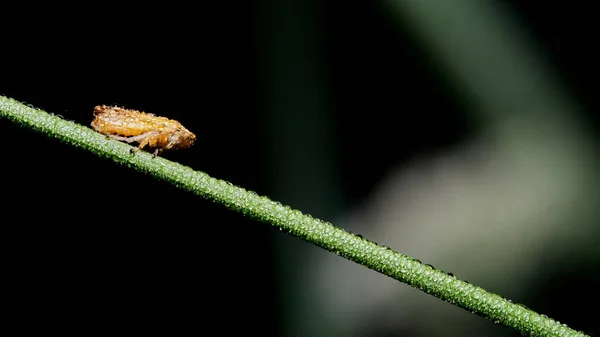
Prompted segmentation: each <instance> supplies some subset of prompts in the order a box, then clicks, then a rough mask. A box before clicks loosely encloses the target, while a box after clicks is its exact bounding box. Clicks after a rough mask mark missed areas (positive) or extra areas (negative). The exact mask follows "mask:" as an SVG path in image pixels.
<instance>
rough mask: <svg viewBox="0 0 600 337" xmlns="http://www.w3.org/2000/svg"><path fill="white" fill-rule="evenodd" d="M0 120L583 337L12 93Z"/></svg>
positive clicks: (536, 325) (508, 318) (481, 306)
mask: <svg viewBox="0 0 600 337" xmlns="http://www.w3.org/2000/svg"><path fill="white" fill-rule="evenodd" d="M0 117H2V118H6V119H9V120H12V121H14V122H16V123H18V124H20V125H22V126H24V127H27V128H30V129H32V130H35V131H38V132H42V133H44V134H46V135H48V136H50V137H54V138H57V139H59V140H61V141H63V142H65V143H68V144H70V145H73V146H76V147H79V148H83V149H86V150H89V151H91V152H94V153H96V154H97V155H99V156H101V157H106V158H110V159H112V160H114V161H116V162H118V163H121V164H124V165H126V166H129V167H131V168H133V169H136V170H138V171H141V172H144V173H147V174H150V175H152V176H155V177H157V178H159V179H162V180H165V181H168V182H171V183H173V184H174V185H176V186H178V187H180V188H183V189H185V190H188V191H190V192H192V193H194V194H196V195H199V196H201V197H204V198H207V199H209V200H212V201H214V202H217V203H219V204H222V205H224V206H226V207H228V208H230V209H232V210H234V211H237V212H240V213H243V214H245V215H247V216H249V217H252V218H254V219H257V220H259V221H263V222H266V223H268V224H271V225H272V226H274V227H277V228H279V229H280V230H281V231H285V232H287V233H289V234H291V235H294V236H296V237H298V238H300V239H302V240H305V241H307V242H310V243H312V244H315V245H317V246H319V247H322V248H324V249H326V250H329V251H331V252H333V253H335V254H338V255H340V256H343V257H345V258H347V259H349V260H351V261H354V262H356V263H359V264H361V265H363V266H365V267H368V268H370V269H373V270H376V271H378V272H380V273H382V274H384V275H387V276H389V277H392V278H394V279H396V280H398V281H400V282H403V283H406V284H409V285H411V286H413V287H415V288H418V289H421V290H422V291H424V292H426V293H428V294H431V295H433V296H435V297H438V298H440V299H442V300H444V301H447V302H450V303H452V304H454V305H456V306H458V307H461V308H463V309H465V310H468V311H471V312H473V313H475V314H477V315H480V316H483V317H486V318H488V319H490V320H492V321H494V322H496V323H498V324H502V325H505V326H507V327H511V328H514V329H516V330H519V331H520V332H522V333H523V334H527V335H530V336H585V334H583V333H581V332H577V331H574V330H572V329H570V328H569V327H567V326H566V325H564V324H561V323H560V322H557V321H555V320H552V319H550V318H548V317H546V316H544V315H540V314H537V313H535V312H533V311H531V310H529V309H527V308H526V307H524V306H522V305H519V304H514V303H511V302H510V301H508V300H506V299H504V298H502V297H501V296H498V295H496V294H491V293H489V292H486V291H485V290H484V289H482V288H480V287H477V286H474V285H472V284H469V283H467V282H464V281H461V280H459V279H457V278H455V277H454V276H451V275H448V274H445V273H444V272H442V271H440V270H436V269H434V268H432V267H430V266H427V265H424V264H422V263H420V262H419V261H417V260H414V259H412V258H410V257H408V256H405V255H402V254H400V253H398V252H395V251H393V250H391V249H389V248H388V247H383V246H380V245H377V244H376V243H374V242H372V241H369V240H367V239H364V238H361V237H359V236H356V235H353V234H352V233H349V232H347V231H345V230H343V229H341V228H338V227H335V226H333V225H332V224H330V223H328V222H325V221H322V220H319V219H316V218H313V217H311V216H310V215H306V214H303V213H302V212H300V211H298V210H294V209H291V208H290V207H288V206H285V205H282V204H281V203H278V202H275V201H272V200H270V199H268V198H267V197H264V196H259V195H257V194H256V193H254V192H251V191H246V190H245V189H243V188H240V187H237V186H234V185H232V184H231V183H229V182H226V181H223V180H219V179H215V178H212V177H210V176H209V175H207V174H206V173H203V172H200V171H195V170H193V169H191V168H189V167H186V166H183V165H180V164H178V163H175V162H172V161H169V160H166V159H164V158H161V157H156V158H153V157H152V155H151V154H149V153H145V152H138V153H136V154H135V155H131V153H130V149H131V146H130V145H127V144H124V143H121V142H118V141H114V140H109V139H106V137H105V136H103V135H101V134H99V133H97V132H95V131H94V130H92V129H91V128H88V127H85V126H82V125H79V124H76V123H73V122H70V121H67V120H64V119H62V118H60V117H57V116H55V115H52V114H48V113H46V112H44V111H41V110H38V109H35V108H32V107H29V106H27V105H25V104H22V103H19V102H18V101H16V100H13V99H11V98H7V97H3V96H0Z"/></svg>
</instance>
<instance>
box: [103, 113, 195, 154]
mask: <svg viewBox="0 0 600 337" xmlns="http://www.w3.org/2000/svg"><path fill="white" fill-rule="evenodd" d="M94 117H95V118H94V120H93V121H92V128H93V129H94V130H96V131H98V132H100V133H102V134H105V135H107V136H108V137H110V138H112V139H116V140H120V141H125V142H127V143H132V142H136V143H139V145H138V148H137V149H135V150H132V151H137V150H139V149H143V148H144V147H145V146H148V147H150V148H154V149H155V150H154V154H153V155H154V156H156V155H157V154H159V153H160V152H162V151H164V150H171V149H187V148H188V147H190V146H192V145H194V141H195V140H196V135H195V134H193V133H192V132H190V131H189V130H188V129H186V128H184V127H183V125H181V123H179V122H178V121H176V120H173V119H168V118H165V117H158V116H155V115H153V114H150V113H145V112H140V111H137V110H131V109H123V108H119V107H116V106H108V105H98V106H96V107H95V108H94Z"/></svg>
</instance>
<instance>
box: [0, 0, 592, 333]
mask: <svg viewBox="0 0 600 337" xmlns="http://www.w3.org/2000/svg"><path fill="white" fill-rule="evenodd" d="M507 3H508V4H510V6H511V8H513V9H514V10H515V11H516V13H517V14H518V16H519V17H520V18H521V19H522V20H523V23H524V27H525V28H527V29H529V30H530V31H531V33H532V34H533V35H534V37H535V38H537V39H539V42H540V44H541V46H542V47H543V48H545V50H546V53H547V54H546V55H547V57H548V60H549V61H550V62H551V63H552V64H553V65H554V66H555V67H557V69H558V70H559V71H560V75H561V76H562V79H563V80H564V81H566V82H567V83H568V84H569V85H570V87H569V89H571V90H572V94H574V95H575V96H576V98H577V99H579V100H580V101H581V102H582V103H583V104H584V106H585V107H586V108H588V109H587V112H588V113H589V115H588V116H586V117H587V118H589V120H590V121H591V122H592V124H593V127H594V128H595V129H596V130H598V118H597V115H596V114H595V111H597V108H598V100H597V94H596V88H597V85H596V83H595V79H596V78H597V75H598V71H597V69H598V67H597V64H598V59H599V57H598V52H597V51H596V43H595V41H596V40H597V37H596V34H595V32H596V31H597V29H596V25H595V24H594V23H595V20H594V19H595V14H594V11H593V10H592V8H593V2H589V3H581V4H578V5H574V4H570V3H564V2H563V3H560V5H559V4H552V3H548V2H540V1H537V2H532V1H527V2H522V1H518V2H517V1H515V2H514V3H513V2H507ZM43 6H48V8H44V7H43ZM74 6H76V5H69V6H66V7H64V8H58V7H56V4H51V5H35V10H34V8H33V7H32V8H13V9H7V10H6V11H4V14H3V20H4V22H3V32H2V34H1V42H0V43H2V46H3V47H2V48H1V49H2V51H0V62H1V64H2V70H1V71H0V94H2V95H5V96H8V97H12V98H14V99H17V100H19V101H22V102H25V103H28V104H31V105H33V106H35V107H38V108H41V109H44V110H46V111H48V112H52V113H55V114H60V115H62V116H63V117H64V118H65V119H69V120H73V121H75V122H77V123H80V124H84V125H89V123H90V122H91V120H92V110H93V107H94V106H95V105H98V104H117V105H121V106H125V107H130V108H135V109H139V110H145V111H147V112H152V113H155V114H157V115H162V116H168V117H169V118H173V119H177V120H179V121H180V122H182V123H183V124H184V125H185V126H186V127H187V128H188V129H190V130H192V131H194V132H195V133H196V135H197V137H198V139H197V143H196V145H195V146H194V147H192V148H191V149H188V150H185V151H178V152H167V153H165V154H164V155H163V157H165V158H168V159H171V160H174V161H177V162H180V163H182V164H184V165H187V166H190V167H192V168H194V169H197V170H201V171H204V172H206V173H208V174H209V175H211V176H214V177H217V178H220V179H224V180H227V181H230V182H232V183H234V184H236V185H239V186H243V187H244V188H246V189H249V190H254V191H256V192H258V193H259V194H265V195H271V196H272V197H273V198H275V199H276V198H277V196H276V195H275V196H273V195H272V194H271V193H270V185H269V179H270V178H269V175H268V174H267V173H266V172H268V168H267V167H266V163H267V162H268V158H267V157H266V156H267V153H266V151H265V148H266V144H265V142H266V141H267V140H266V138H265V137H264V136H262V134H263V133H264V113H263V110H264V106H265V102H264V93H263V91H262V90H263V88H262V87H261V85H262V83H264V78H263V70H264V69H263V68H262V67H263V66H264V64H263V61H262V59H261V58H262V57H263V54H262V53H263V51H262V50H261V49H260V46H261V35H260V31H259V29H258V27H259V26H260V25H259V22H258V21H259V20H260V15H259V12H260V8H261V7H260V6H261V4H260V3H259V2H253V1H239V2H230V1H228V2H218V3H198V4H195V5H185V6H180V7H178V6H177V5H175V4H173V5H167V7H161V6H160V5H158V4H157V5H152V4H149V3H146V4H144V5H143V7H137V6H124V5H123V6H122V7H121V6H115V5H106V4H104V3H93V4H89V5H88V4H86V5H85V6H84V7H82V8H76V7H74ZM82 6H83V5H82ZM318 13H319V15H318V16H317V17H316V18H315V22H316V23H317V24H318V27H319V35H320V36H321V39H322V52H323V56H322V62H323V64H322V65H321V67H322V69H323V71H324V76H325V77H326V78H327V80H328V81H329V84H330V91H329V95H330V96H329V102H330V105H331V108H332V111H333V113H334V126H335V128H334V129H333V130H331V132H332V133H333V135H334V137H335V140H336V142H335V152H336V155H337V157H336V158H335V160H336V162H337V165H338V166H339V167H343V168H344V169H343V170H341V171H340V172H339V173H340V177H339V178H340V181H341V186H342V189H343V192H344V194H345V198H346V200H348V203H349V205H353V204H356V203H359V202H360V200H361V198H363V197H364V196H365V195H366V194H367V193H368V192H369V190H370V188H371V187H372V186H373V185H374V184H375V183H376V182H377V181H378V180H379V179H380V178H381V177H382V176H383V175H384V174H385V172H387V170H389V169H390V168H391V167H392V166H393V165H395V164H398V163H401V162H403V161H406V160H409V159H410V158H412V157H413V156H416V155H418V154H421V153H424V152H427V151H432V150H436V149H441V148H444V147H446V146H451V145H452V144H455V143H456V142H458V141H460V140H461V139H464V138H465V137H467V136H468V135H469V134H470V132H471V125H469V123H468V121H467V119H466V118H465V116H464V113H463V112H462V110H461V107H460V106H458V105H457V102H456V101H455V100H453V93H452V92H451V90H450V89H449V88H448V86H447V85H446V84H445V83H444V82H443V81H441V80H440V79H439V78H438V77H437V75H436V74H435V71H434V70H432V68H431V66H430V65H429V64H428V63H427V61H426V59H425V58H424V57H423V54H422V53H421V52H420V50H419V49H418V45H417V44H416V43H415V41H413V40H412V39H411V38H410V37H408V35H406V31H404V30H403V27H402V26H401V25H398V24H397V23H394V22H393V21H392V16H390V15H387V14H386V13H385V11H384V10H382V8H381V7H380V6H378V5H376V2H372V1H346V2H344V5H343V6H340V5H339V4H337V3H335V2H323V3H322V4H320V5H318ZM400 95H401V97H399V96H400ZM399 102H401V104H402V109H399V108H398V103H399ZM416 111H417V112H416ZM365 112H368V113H365ZM395 120H401V123H396V122H393V121H395ZM358 130H360V132H358ZM0 144H2V156H1V158H2V159H1V161H0V162H1V170H2V192H3V193H2V195H3V201H2V207H1V209H2V218H1V219H2V220H0V221H1V222H2V229H3V232H4V234H3V235H2V238H3V241H5V247H6V248H7V250H8V251H5V259H4V261H5V263H7V264H8V266H7V267H8V268H7V269H6V272H5V273H4V276H5V277H10V278H11V279H12V280H13V281H14V282H13V283H11V284H13V285H12V286H11V287H14V288H7V291H9V292H10V291H12V292H13V293H14V294H17V296H18V297H19V298H20V299H21V300H20V301H18V302H17V303H18V304H15V307H14V312H15V313H19V312H26V313H27V314H28V315H31V317H32V319H34V320H35V322H37V324H40V325H42V326H45V327H52V326H53V325H54V326H56V327H60V329H68V328H65V326H71V327H72V328H73V329H75V327H74V325H73V326H72V325H65V323H66V322H77V323H84V324H86V327H85V328H84V330H83V331H85V332H88V331H95V330H105V331H111V332H112V331H115V329H116V327H117V326H118V323H127V324H125V326H126V327H127V329H128V330H129V331H132V332H133V331H135V332H141V331H144V332H146V331H157V330H164V331H165V332H169V333H176V331H178V330H192V331H204V330H206V329H209V330H212V329H218V330H216V331H222V332H227V333H232V334H243V333H245V332H246V333H247V332H248V331H257V332H259V333H260V334H261V335H263V336H265V335H278V334H279V333H280V318H281V315H282V313H281V311H280V303H278V298H279V296H278V293H279V291H281V289H280V288H279V287H280V285H278V284H277V283H276V282H275V280H274V278H273V277H272V275H273V273H274V265H273V260H274V257H273V254H274V251H273V247H272V245H271V244H270V235H271V233H272V232H274V231H273V230H272V229H271V228H269V227H268V226H267V225H264V224H259V223H257V222H255V221H252V220H249V219H247V218H244V217H242V216H240V215H239V214H235V213H233V212H229V211H227V210H225V209H223V208H222V207H220V206H218V205H213V204H211V203H209V202H206V201H204V200H202V199H200V198H198V197H194V196H191V195H189V194H188V193H185V192H182V191H180V190H178V189H176V188H174V187H172V186H170V185H168V184H166V183H163V182H159V181H156V180H154V179H153V178H151V177H149V176H143V175H140V174H138V173H136V172H133V171H131V170H129V169H125V168H123V167H121V166H119V165H115V164H114V163H112V162H110V161H108V160H104V159H100V158H97V157H96V156H95V155H93V154H91V153H87V152H85V151H82V150H79V149H75V148H72V147H70V146H65V145H63V144H60V143H59V142H58V141H56V140H53V139H49V138H47V137H45V136H43V135H39V134H36V133H33V132H31V131H28V130H25V129H22V128H20V127H18V126H17V125H15V124H13V123H10V122H8V121H6V120H3V121H0ZM281 201H285V200H281ZM292 206H294V205H292ZM277 235H278V234H277ZM240 252H241V254H240ZM573 282H576V281H573ZM549 291H552V290H549ZM214 296H217V297H218V300H217V299H213V297H214ZM578 312H581V311H578ZM561 315H563V316H561V317H564V320H567V321H568V322H574V323H577V325H578V327H579V328H581V329H585V328H586V325H587V328H588V329H587V331H591V330H590V329H592V327H591V326H590V325H589V324H591V323H590V322H591V319H590V318H589V317H588V318H585V317H579V318H575V317H569V313H568V312H561ZM17 316H18V315H17ZM40 317H42V318H40ZM44 317H46V318H44ZM223 322H225V323H223ZM228 322H229V323H228ZM232 322H235V324H232ZM29 323H32V322H31V321H29ZM240 323H241V324H240Z"/></svg>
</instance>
